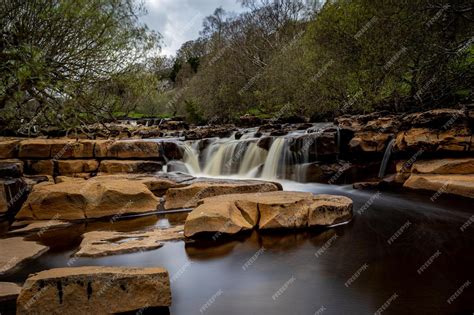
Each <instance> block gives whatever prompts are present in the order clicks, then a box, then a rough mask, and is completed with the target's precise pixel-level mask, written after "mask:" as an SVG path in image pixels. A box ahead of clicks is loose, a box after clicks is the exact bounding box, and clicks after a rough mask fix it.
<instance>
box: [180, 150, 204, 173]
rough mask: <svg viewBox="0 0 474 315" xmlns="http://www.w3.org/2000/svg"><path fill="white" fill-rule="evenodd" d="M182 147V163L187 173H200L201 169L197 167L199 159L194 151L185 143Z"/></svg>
mask: <svg viewBox="0 0 474 315" xmlns="http://www.w3.org/2000/svg"><path fill="white" fill-rule="evenodd" d="M182 147H183V149H184V154H183V161H184V164H185V165H186V168H187V169H188V171H189V172H190V173H191V174H197V173H200V172H201V167H200V166H199V158H198V155H197V153H196V151H195V150H194V149H193V148H192V147H190V146H189V145H188V144H186V143H184V144H183V146H182Z"/></svg>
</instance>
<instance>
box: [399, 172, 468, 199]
mask: <svg viewBox="0 0 474 315" xmlns="http://www.w3.org/2000/svg"><path fill="white" fill-rule="evenodd" d="M403 187H405V188H410V189H421V190H430V191H433V192H436V193H435V194H436V195H438V196H439V195H441V194H453V195H458V196H463V197H468V198H474V174H471V175H457V174H449V175H435V174H412V175H410V177H409V178H408V179H407V181H406V182H405V183H404V184H403Z"/></svg>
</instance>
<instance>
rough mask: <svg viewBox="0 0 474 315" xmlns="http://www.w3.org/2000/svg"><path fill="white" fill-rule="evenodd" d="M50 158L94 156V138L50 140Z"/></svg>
mask: <svg viewBox="0 0 474 315" xmlns="http://www.w3.org/2000/svg"><path fill="white" fill-rule="evenodd" d="M50 141H52V143H51V158H52V159H55V160H60V159H72V158H73V159H84V158H89V159H90V158H93V157H94V146H95V141H94V140H78V141H75V140H65V139H58V140H50Z"/></svg>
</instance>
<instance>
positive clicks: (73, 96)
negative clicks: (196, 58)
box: [0, 0, 159, 127]
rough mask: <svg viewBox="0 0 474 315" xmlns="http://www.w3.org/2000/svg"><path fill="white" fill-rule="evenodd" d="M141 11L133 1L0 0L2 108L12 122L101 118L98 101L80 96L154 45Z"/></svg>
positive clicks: (154, 36) (66, 124) (57, 122)
mask: <svg viewBox="0 0 474 315" xmlns="http://www.w3.org/2000/svg"><path fill="white" fill-rule="evenodd" d="M143 13H144V9H143V6H142V5H140V4H136V2H135V1H134V0H37V1H29V0H5V1H2V2H1V3H0V24H1V30H2V31H1V32H2V34H1V37H0V47H1V52H0V64H1V66H0V76H1V82H0V110H1V111H2V115H4V116H6V117H8V119H7V121H9V122H10V124H11V125H15V124H16V125H18V124H19V123H20V119H23V120H24V121H25V120H26V121H30V122H34V124H43V125H62V126H64V127H69V126H71V125H77V124H81V123H86V122H87V121H86V120H88V119H92V120H101V119H103V118H104V114H107V113H109V112H110V110H109V109H108V108H103V107H102V105H103V104H102V102H88V103H86V102H81V101H80V100H81V98H88V94H90V93H91V90H94V89H96V87H97V86H98V85H100V82H108V81H109V80H110V79H111V78H113V76H115V75H117V74H119V73H122V72H126V71H127V69H128V67H129V66H130V65H131V64H133V63H136V61H137V60H143V59H144V58H145V57H146V56H147V55H149V53H150V52H151V51H153V50H156V49H157V48H158V45H157V43H158V39H159V36H158V35H157V34H155V33H154V32H151V31H149V30H148V29H147V27H146V26H144V25H141V24H140V23H139V22H138V18H139V16H140V15H141V14H143ZM92 93H94V92H92ZM76 100H79V101H76Z"/></svg>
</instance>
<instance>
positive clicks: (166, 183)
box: [90, 173, 194, 196]
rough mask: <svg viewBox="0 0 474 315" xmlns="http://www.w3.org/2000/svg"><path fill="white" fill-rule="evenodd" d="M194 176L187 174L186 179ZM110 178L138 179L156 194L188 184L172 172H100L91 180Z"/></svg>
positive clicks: (106, 179) (97, 180) (98, 180)
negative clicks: (146, 173) (148, 173)
mask: <svg viewBox="0 0 474 315" xmlns="http://www.w3.org/2000/svg"><path fill="white" fill-rule="evenodd" d="M193 178H194V177H192V176H186V177H184V179H185V180H191V179H193ZM110 179H126V180H132V181H138V182H141V183H143V184H145V185H146V186H147V187H148V189H150V190H151V191H152V192H153V193H154V194H155V195H160V196H161V195H162V194H164V193H165V192H166V191H167V190H168V189H169V188H175V187H184V186H186V185H187V184H185V183H182V180H179V179H178V178H177V177H176V176H175V177H173V176H172V175H171V174H164V173H162V174H159V175H153V176H152V175H144V174H142V175H141V174H111V175H109V174H99V176H96V177H93V178H91V179H90V181H96V182H102V181H108V180H110Z"/></svg>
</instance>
